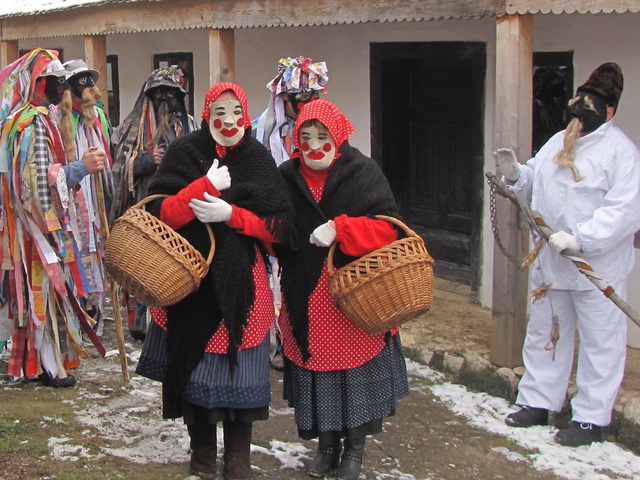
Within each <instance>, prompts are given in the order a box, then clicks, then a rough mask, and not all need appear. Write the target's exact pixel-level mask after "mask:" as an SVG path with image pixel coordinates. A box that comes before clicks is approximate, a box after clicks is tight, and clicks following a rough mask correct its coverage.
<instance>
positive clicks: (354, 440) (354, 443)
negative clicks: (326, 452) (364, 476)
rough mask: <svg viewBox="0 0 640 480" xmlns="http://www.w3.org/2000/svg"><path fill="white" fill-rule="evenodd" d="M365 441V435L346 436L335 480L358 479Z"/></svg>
mask: <svg viewBox="0 0 640 480" xmlns="http://www.w3.org/2000/svg"><path fill="white" fill-rule="evenodd" d="M366 440H367V436H366V435H358V436H355V435H352V436H349V435H347V438H346V439H345V441H344V452H342V461H341V462H340V466H339V467H338V471H337V473H336V478H341V479H344V480H358V477H360V469H361V468H362V461H363V460H364V444H365V441H366Z"/></svg>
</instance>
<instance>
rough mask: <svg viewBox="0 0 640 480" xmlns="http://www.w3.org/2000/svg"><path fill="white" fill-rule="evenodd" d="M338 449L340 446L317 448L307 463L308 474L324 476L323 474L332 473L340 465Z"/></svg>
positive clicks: (317, 476) (318, 476)
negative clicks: (314, 454) (315, 453)
mask: <svg viewBox="0 0 640 480" xmlns="http://www.w3.org/2000/svg"><path fill="white" fill-rule="evenodd" d="M340 451H341V449H340V448H332V447H326V448H321V449H318V454H317V455H316V456H315V458H314V459H313V460H312V461H311V463H310V464H309V469H308V470H307V472H308V473H309V475H310V476H312V477H316V478H324V476H325V475H331V474H333V473H334V472H335V471H336V470H337V469H338V466H339V465H340Z"/></svg>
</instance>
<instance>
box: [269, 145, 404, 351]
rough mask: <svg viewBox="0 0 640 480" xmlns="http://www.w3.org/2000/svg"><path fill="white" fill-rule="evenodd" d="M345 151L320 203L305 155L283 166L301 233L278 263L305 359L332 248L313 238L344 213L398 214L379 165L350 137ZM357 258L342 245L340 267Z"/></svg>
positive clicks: (338, 254) (337, 256)
mask: <svg viewBox="0 0 640 480" xmlns="http://www.w3.org/2000/svg"><path fill="white" fill-rule="evenodd" d="M339 151H340V157H339V158H338V159H337V160H336V162H335V163H334V164H333V165H332V167H331V170H330V172H329V175H328V177H327V182H326V184H325V186H324V191H323V194H322V199H321V200H320V202H319V203H317V202H316V201H315V200H314V198H313V195H312V194H311V191H310V190H309V187H308V186H307V184H306V182H305V180H304V178H303V177H302V174H301V173H300V160H299V159H291V160H289V161H288V162H284V163H283V164H282V165H280V167H279V169H280V173H281V174H282V176H283V177H284V179H285V182H286V183H287V186H288V187H289V190H290V191H291V196H292V197H293V203H294V205H295V207H296V229H297V235H298V241H297V246H298V249H297V250H292V249H287V248H281V247H282V246H280V247H277V250H276V252H277V255H278V262H279V264H280V267H281V269H282V271H281V281H280V283H281V288H282V295H283V297H284V300H285V302H286V305H287V308H288V309H289V318H290V322H291V326H292V331H293V336H294V337H295V339H296V342H297V344H298V347H299V348H300V353H301V354H302V358H303V359H304V361H305V362H306V361H308V360H309V358H311V355H312V353H313V352H310V351H309V313H308V310H309V297H310V295H311V294H312V293H313V290H314V289H315V287H316V285H317V283H318V280H319V278H320V275H321V273H322V267H323V265H324V262H325V259H326V258H327V255H328V253H329V249H328V248H319V247H316V246H314V245H312V244H310V243H309V236H310V235H311V233H312V232H313V230H314V229H315V228H316V227H318V226H319V225H321V224H323V223H325V222H327V221H328V220H332V219H334V218H335V217H337V216H339V215H343V214H346V215H349V216H352V217H362V216H373V215H388V216H392V217H398V208H397V206H396V202H395V200H394V198H393V193H392V192H391V187H390V186H389V183H388V182H387V179H386V178H385V176H384V174H383V173H382V170H381V169H380V167H379V166H378V164H377V163H376V162H375V161H373V160H372V159H370V158H368V157H366V156H365V155H363V154H362V153H361V152H360V151H359V150H358V149H356V148H354V147H351V146H350V145H349V143H348V142H346V141H345V142H343V144H342V145H341V147H340V150H339ZM352 260H353V257H348V256H346V255H345V254H343V253H342V252H341V251H340V249H339V248H337V249H336V251H335V254H334V264H335V266H336V267H338V268H339V267H341V266H344V265H346V264H347V263H349V262H350V261H352Z"/></svg>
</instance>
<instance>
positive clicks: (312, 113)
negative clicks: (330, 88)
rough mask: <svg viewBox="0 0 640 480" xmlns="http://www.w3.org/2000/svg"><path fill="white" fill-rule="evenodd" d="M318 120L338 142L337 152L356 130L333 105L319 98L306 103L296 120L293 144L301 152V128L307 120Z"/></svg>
mask: <svg viewBox="0 0 640 480" xmlns="http://www.w3.org/2000/svg"><path fill="white" fill-rule="evenodd" d="M314 119H315V120H318V121H319V122H320V123H322V124H323V125H324V126H325V127H327V129H328V130H329V133H330V134H331V136H332V137H333V140H334V141H335V142H336V150H339V149H340V146H341V145H342V144H343V143H344V141H345V140H347V139H348V138H349V137H350V136H351V134H352V133H353V132H355V128H353V125H352V124H351V122H350V121H349V119H348V118H347V117H345V116H344V113H342V112H341V111H340V109H339V108H338V107H336V106H335V105H334V104H333V103H331V102H329V101H327V100H324V99H322V98H319V99H318V100H314V101H313V102H309V103H306V104H304V105H303V106H302V108H301V109H300V113H298V118H297V119H296V125H295V132H294V136H293V144H294V145H295V146H296V148H297V149H298V150H300V137H299V133H300V126H301V125H302V124H303V123H304V122H306V121H307V120H314ZM338 155H339V154H337V155H336V158H338Z"/></svg>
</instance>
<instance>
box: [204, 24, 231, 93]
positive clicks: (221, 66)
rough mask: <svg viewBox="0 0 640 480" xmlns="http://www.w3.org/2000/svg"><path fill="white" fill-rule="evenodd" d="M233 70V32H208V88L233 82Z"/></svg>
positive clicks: (225, 30) (216, 30)
mask: <svg viewBox="0 0 640 480" xmlns="http://www.w3.org/2000/svg"><path fill="white" fill-rule="evenodd" d="M235 68H236V65H235V40H234V32H233V30H232V29H215V30H209V87H211V86H213V85H215V84H216V83H220V82H233V81H234V79H235Z"/></svg>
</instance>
